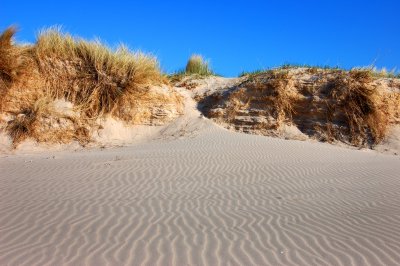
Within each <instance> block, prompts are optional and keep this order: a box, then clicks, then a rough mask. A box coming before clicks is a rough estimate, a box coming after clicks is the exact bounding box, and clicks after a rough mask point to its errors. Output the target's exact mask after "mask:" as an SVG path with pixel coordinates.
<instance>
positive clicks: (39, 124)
mask: <svg viewBox="0 0 400 266" xmlns="http://www.w3.org/2000/svg"><path fill="white" fill-rule="evenodd" d="M15 32H16V31H15V29H14V28H9V29H7V30H6V31H5V32H4V33H3V34H2V35H1V36H0V92H1V96H2V97H1V100H0V107H1V111H2V112H3V113H6V114H8V115H10V116H12V118H11V120H10V121H8V125H7V127H6V130H7V131H8V132H9V134H10V136H11V137H12V139H13V142H14V144H18V143H19V142H20V141H22V140H23V139H25V138H27V137H32V138H34V139H36V140H38V141H41V140H43V141H50V139H49V138H43V136H39V135H40V134H39V132H41V131H40V130H34V129H40V128H43V127H45V125H44V124H43V123H45V122H46V121H47V122H46V123H49V122H48V120H49V119H50V120H54V119H56V120H57V119H58V120H59V119H60V117H59V116H58V115H57V114H55V112H54V110H52V109H51V108H50V109H41V110H40V111H39V110H38V109H37V107H35V106H36V105H37V103H38V102H40V101H41V99H42V98H46V99H50V101H51V100H52V101H54V100H57V99H62V100H65V101H68V102H71V103H72V104H73V105H74V112H75V113H76V114H78V115H77V116H76V117H72V116H69V117H68V119H69V121H70V122H71V123H70V124H72V125H73V126H72V127H73V131H74V132H72V133H71V134H66V135H69V136H70V137H69V140H71V139H77V140H78V141H81V140H83V142H86V141H87V138H88V133H87V131H90V130H91V129H93V126H94V124H95V121H96V119H97V118H99V117H103V116H105V115H111V116H114V117H116V118H119V119H122V120H124V121H126V122H128V123H133V124H134V123H142V122H146V121H149V120H150V119H152V116H153V114H152V110H153V108H155V107H157V106H159V107H160V108H162V106H163V104H167V105H168V104H169V105H168V106H174V105H176V106H177V107H176V108H179V105H181V100H180V97H179V96H178V95H177V94H175V93H173V92H172V91H170V89H167V91H165V90H162V92H160V91H156V92H155V91H154V90H153V89H152V88H153V87H154V86H159V87H160V86H164V87H166V88H167V87H168V86H167V85H168V80H167V79H166V78H165V76H164V75H163V74H162V73H161V71H160V68H159V64H158V61H157V60H156V58H154V57H152V56H150V55H147V54H143V53H141V52H131V51H129V50H128V49H127V48H126V47H125V46H120V47H118V48H117V49H116V50H111V49H109V48H108V47H107V46H105V45H103V44H102V43H100V42H99V41H92V42H89V41H85V40H83V39H80V38H75V37H72V36H71V35H69V34H64V33H62V32H61V31H60V30H59V29H58V28H50V29H48V30H44V31H42V32H41V33H40V34H39V36H38V38H37V42H36V43H35V44H33V45H30V46H18V45H15V44H14V43H13V42H12V38H13V35H14V34H15ZM64 118H65V117H64ZM84 128H86V130H84ZM61 130H62V129H60V130H59V131H61ZM63 130H65V129H63ZM85 132H86V133H85ZM41 133H43V134H44V133H45V132H41ZM53 140H54V141H55V142H57V139H52V141H53ZM66 141H67V140H66V139H65V138H62V142H66Z"/></svg>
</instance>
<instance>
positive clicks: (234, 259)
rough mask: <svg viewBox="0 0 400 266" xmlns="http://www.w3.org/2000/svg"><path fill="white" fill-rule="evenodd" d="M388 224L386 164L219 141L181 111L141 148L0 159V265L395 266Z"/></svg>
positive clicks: (380, 157) (397, 211)
mask: <svg viewBox="0 0 400 266" xmlns="http://www.w3.org/2000/svg"><path fill="white" fill-rule="evenodd" d="M188 102H189V103H190V101H188ZM399 228H400V158H399V156H392V155H385V154H381V153H377V152H375V151H371V150H361V151H359V150H351V149H346V148H340V147H337V146H334V145H328V144H326V145H325V144H321V143H311V142H305V141H304V142H301V141H293V140H282V139H274V138H269V137H264V136H255V135H246V134H240V133H234V132H230V131H228V130H226V129H223V128H221V127H219V126H216V125H215V124H213V123H212V122H211V121H210V120H208V119H205V118H203V117H201V116H200V113H198V111H196V110H195V107H194V103H193V102H191V104H188V105H187V106H186V111H185V115H184V116H183V117H181V118H180V119H178V120H177V121H176V122H175V123H173V124H172V125H169V126H166V127H163V128H161V129H160V130H159V132H158V133H157V134H154V136H153V140H152V141H142V142H139V143H137V144H135V145H131V146H126V147H119V148H118V147H117V148H110V149H103V150H102V149H92V150H86V151H85V150H80V151H76V152H74V151H62V152H60V151H58V152H54V151H53V152H50V151H47V152H41V153H34V154H27V153H26V152H25V154H17V155H3V156H2V157H1V159H0V265H398V263H399V262H400V230H399Z"/></svg>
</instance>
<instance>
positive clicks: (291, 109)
mask: <svg viewBox="0 0 400 266" xmlns="http://www.w3.org/2000/svg"><path fill="white" fill-rule="evenodd" d="M192 86H193V85H192ZM195 98H196V99H197V100H198V101H199V108H200V109H201V110H202V112H203V113H204V114H205V116H207V117H209V118H211V119H213V120H214V121H215V122H217V123H219V124H221V125H223V126H225V127H227V128H231V129H234V130H237V131H240V132H245V133H251V134H259V135H266V136H278V137H279V136H280V137H285V138H294V139H306V138H313V139H317V140H319V141H328V142H343V143H346V144H350V145H354V146H357V147H373V146H375V145H377V144H379V143H381V142H382V141H384V140H385V138H386V137H387V134H388V132H389V131H390V129H391V128H392V127H393V126H396V125H398V124H399V123H400V80H399V79H389V78H376V77H373V76H370V74H368V72H364V71H361V70H360V71H350V72H345V71H340V70H323V69H320V70H315V69H288V70H274V71H268V72H265V73H261V74H258V75H254V76H247V77H244V78H242V79H238V80H237V81H236V83H234V84H233V85H232V86H225V87H223V88H220V89H217V90H208V91H204V90H202V91H199V92H198V93H197V96H195Z"/></svg>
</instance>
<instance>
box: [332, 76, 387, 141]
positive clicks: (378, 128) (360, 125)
mask: <svg viewBox="0 0 400 266" xmlns="http://www.w3.org/2000/svg"><path fill="white" fill-rule="evenodd" d="M372 81H373V76H372V73H371V72H370V71H368V70H351V71H350V72H349V73H348V74H340V75H338V76H337V77H336V78H335V79H334V80H332V81H330V83H329V90H330V91H329V97H330V99H331V102H332V103H335V104H336V105H337V107H336V108H340V109H341V110H342V112H343V113H344V120H345V121H344V122H345V125H346V128H347V129H348V132H347V134H348V136H349V138H350V139H349V140H350V142H351V143H352V144H353V145H356V146H362V145H366V144H368V145H374V144H377V143H379V142H380V141H382V140H383V138H384V137H385V135H386V131H387V127H388V125H389V117H390V116H389V115H387V114H385V110H386V109H387V106H385V103H384V101H383V98H382V97H383V96H382V95H380V94H379V93H378V90H377V89H376V87H374V86H372V85H371V82H372ZM331 108H332V107H331ZM327 120H328V121H329V122H331V121H332V120H333V119H332V117H327Z"/></svg>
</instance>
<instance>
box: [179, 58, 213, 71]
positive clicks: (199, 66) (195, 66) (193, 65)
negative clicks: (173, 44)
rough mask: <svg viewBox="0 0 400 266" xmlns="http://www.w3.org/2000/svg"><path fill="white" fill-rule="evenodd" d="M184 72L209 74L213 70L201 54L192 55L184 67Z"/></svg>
mask: <svg viewBox="0 0 400 266" xmlns="http://www.w3.org/2000/svg"><path fill="white" fill-rule="evenodd" d="M185 73H186V74H188V75H193V74H195V75H200V76H210V75H213V74H214V73H213V71H212V70H211V69H210V67H209V65H208V62H207V61H205V60H204V59H203V57H202V56H201V55H192V56H191V57H190V58H189V60H188V62H187V64H186V68H185Z"/></svg>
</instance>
